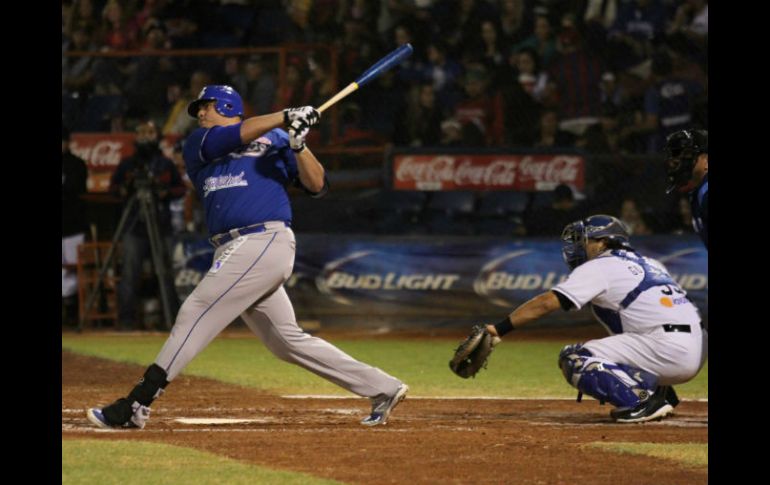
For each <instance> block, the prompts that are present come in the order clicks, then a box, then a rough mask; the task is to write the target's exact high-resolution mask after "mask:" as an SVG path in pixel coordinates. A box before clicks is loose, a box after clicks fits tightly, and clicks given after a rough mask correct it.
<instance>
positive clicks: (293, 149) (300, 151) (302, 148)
mask: <svg viewBox="0 0 770 485" xmlns="http://www.w3.org/2000/svg"><path fill="white" fill-rule="evenodd" d="M305 148H307V146H305V144H304V143H303V144H302V146H301V147H300V148H294V147H292V149H291V150H292V151H293V152H294V153H302V152H304V151H305Z"/></svg>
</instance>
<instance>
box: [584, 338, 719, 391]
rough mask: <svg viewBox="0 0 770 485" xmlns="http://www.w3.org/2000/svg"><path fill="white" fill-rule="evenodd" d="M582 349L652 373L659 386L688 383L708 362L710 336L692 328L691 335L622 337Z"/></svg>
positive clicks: (600, 340) (596, 355) (591, 341)
mask: <svg viewBox="0 0 770 485" xmlns="http://www.w3.org/2000/svg"><path fill="white" fill-rule="evenodd" d="M583 348H586V349H588V350H590V351H591V353H592V354H593V355H594V356H595V357H600V358H604V359H607V360H608V361H610V362H614V363H616V364H625V365H630V366H632V367H636V368H637V369H642V370H644V371H647V372H650V373H652V374H654V375H656V376H657V377H658V384H659V385H664V386H667V385H673V384H681V383H683V382H687V381H689V380H690V379H692V378H693V377H695V376H696V375H697V374H698V371H700V368H701V367H703V364H704V363H705V362H706V359H707V358H708V332H707V331H706V330H702V329H701V328H700V327H699V326H698V325H690V332H687V333H685V332H665V331H664V330H663V326H662V325H661V326H660V327H659V328H657V329H655V330H653V331H652V332H650V333H621V334H618V335H612V336H610V337H605V338H602V339H598V340H589V341H588V342H586V343H585V344H583Z"/></svg>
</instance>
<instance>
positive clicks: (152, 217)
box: [78, 177, 175, 331]
mask: <svg viewBox="0 0 770 485" xmlns="http://www.w3.org/2000/svg"><path fill="white" fill-rule="evenodd" d="M135 186H136V192H134V193H133V194H132V195H131V197H130V198H129V199H128V201H127V203H126V207H125V208H124V209H123V214H122V215H121V217H120V221H119V222H118V227H117V229H115V234H114V235H113V237H112V244H111V245H110V249H109V251H107V256H105V258H104V261H103V262H102V266H101V268H100V269H99V275H98V277H97V279H96V283H95V284H94V286H93V288H91V290H90V291H89V293H88V298H86V303H85V308H84V309H83V312H82V314H81V317H80V321H79V323H78V331H80V330H82V329H83V325H84V323H85V319H86V315H87V314H88V312H89V311H90V310H91V307H92V306H93V304H94V301H95V300H96V297H97V295H98V294H99V292H100V288H101V286H102V281H103V280H104V275H105V274H106V273H107V269H108V268H109V267H110V263H111V262H112V258H113V257H114V255H115V248H116V247H117V243H118V241H120V240H121V239H122V237H123V235H124V234H125V232H126V231H128V230H131V228H132V227H133V226H134V224H136V223H137V222H138V219H140V218H141V219H143V222H144V224H145V227H146V229H147V236H148V239H149V242H150V253H151V255H152V264H153V267H154V268H155V275H156V276H157V278H158V287H159V289H160V301H161V306H162V308H163V317H164V320H165V325H166V328H167V329H170V328H171V326H172V325H173V323H174V318H175V315H173V314H172V312H171V307H172V305H171V298H172V297H173V296H174V295H170V294H169V289H168V288H167V286H166V281H167V278H168V275H169V265H168V264H167V261H168V257H167V254H166V250H165V244H164V242H163V238H162V236H161V234H160V230H159V228H158V213H157V206H156V201H155V194H154V193H153V191H152V188H151V187H150V180H149V178H139V177H137V179H136V180H135ZM137 204H138V205H139V211H138V212H136V213H135V214H133V220H132V221H131V222H130V224H129V219H131V218H132V210H133V209H134V207H135V206H136V205H137ZM140 216H141V217H140Z"/></svg>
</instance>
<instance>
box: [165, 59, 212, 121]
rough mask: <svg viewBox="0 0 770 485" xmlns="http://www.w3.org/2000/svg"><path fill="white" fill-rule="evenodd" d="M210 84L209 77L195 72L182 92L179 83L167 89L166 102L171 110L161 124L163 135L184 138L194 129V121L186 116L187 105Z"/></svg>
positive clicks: (203, 73)
mask: <svg viewBox="0 0 770 485" xmlns="http://www.w3.org/2000/svg"><path fill="white" fill-rule="evenodd" d="M210 83H211V77H210V76H209V75H208V74H207V73H205V72H203V71H195V72H194V73H192V76H190V83H189V87H188V89H186V90H184V91H183V90H182V87H181V85H180V83H178V82H172V83H171V84H170V85H169V87H168V91H167V92H168V102H169V104H170V105H171V109H170V111H169V113H168V116H167V117H166V122H165V123H164V124H163V130H162V133H163V135H164V136H165V135H179V136H184V135H187V134H188V133H189V131H190V130H191V129H193V128H195V124H196V123H195V120H194V119H193V118H191V117H190V115H188V114H187V105H188V104H190V102H191V101H192V100H194V99H196V98H197V97H198V93H200V92H201V90H202V89H203V87H204V86H206V85H207V84H210Z"/></svg>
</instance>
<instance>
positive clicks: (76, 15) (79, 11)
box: [65, 0, 99, 39]
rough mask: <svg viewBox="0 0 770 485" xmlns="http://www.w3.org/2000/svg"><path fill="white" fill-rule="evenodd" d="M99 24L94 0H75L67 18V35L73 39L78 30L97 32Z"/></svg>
mask: <svg viewBox="0 0 770 485" xmlns="http://www.w3.org/2000/svg"><path fill="white" fill-rule="evenodd" d="M98 26H99V24H98V22H97V20H96V10H95V9H94V2H93V0H74V1H73V2H72V7H71V8H70V10H69V16H68V17H67V20H66V25H65V34H66V36H67V37H68V38H69V39H72V37H73V36H74V35H75V32H76V31H78V30H82V31H84V32H89V33H91V32H95V31H96V29H97V28H98Z"/></svg>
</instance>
